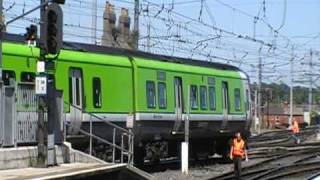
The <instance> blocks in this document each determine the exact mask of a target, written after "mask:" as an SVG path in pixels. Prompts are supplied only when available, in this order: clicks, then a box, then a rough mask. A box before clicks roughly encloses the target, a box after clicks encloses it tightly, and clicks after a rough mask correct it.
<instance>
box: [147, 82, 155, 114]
mask: <svg viewBox="0 0 320 180" xmlns="http://www.w3.org/2000/svg"><path fill="white" fill-rule="evenodd" d="M155 91H156V89H155V84H154V82H153V81H147V83H146V93H147V94H146V96H147V105H148V108H155V107H156V93H155Z"/></svg>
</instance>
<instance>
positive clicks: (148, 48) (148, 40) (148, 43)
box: [147, 21, 151, 53]
mask: <svg viewBox="0 0 320 180" xmlns="http://www.w3.org/2000/svg"><path fill="white" fill-rule="evenodd" d="M150 23H151V22H150V21H149V22H148V32H147V34H148V38H147V51H148V52H149V53H150V46H151V45H150V40H151V37H150V26H151V25H150Z"/></svg>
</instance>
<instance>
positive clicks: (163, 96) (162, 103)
mask: <svg viewBox="0 0 320 180" xmlns="http://www.w3.org/2000/svg"><path fill="white" fill-rule="evenodd" d="M158 102H159V108H160V109H166V108H167V89H166V84H165V83H163V82H158Z"/></svg>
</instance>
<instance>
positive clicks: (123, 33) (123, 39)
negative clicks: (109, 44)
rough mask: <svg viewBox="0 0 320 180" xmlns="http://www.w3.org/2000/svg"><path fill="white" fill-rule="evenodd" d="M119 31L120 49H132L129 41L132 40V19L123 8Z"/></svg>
mask: <svg viewBox="0 0 320 180" xmlns="http://www.w3.org/2000/svg"><path fill="white" fill-rule="evenodd" d="M118 31H119V37H118V39H117V40H118V43H119V44H120V47H122V48H126V49H130V46H129V44H128V43H129V40H130V17H129V12H128V9H126V8H121V15H120V17H119V23H118Z"/></svg>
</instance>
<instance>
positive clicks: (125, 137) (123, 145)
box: [64, 102, 134, 165]
mask: <svg viewBox="0 0 320 180" xmlns="http://www.w3.org/2000/svg"><path fill="white" fill-rule="evenodd" d="M65 105H67V106H69V107H73V108H76V109H78V110H80V111H81V112H82V113H86V114H87V115H89V116H90V118H89V119H90V121H89V124H90V125H89V132H88V131H86V130H84V129H82V128H81V127H80V128H78V127H71V126H72V123H69V122H67V120H66V116H65V120H64V122H65V123H64V124H65V133H66V129H67V126H69V127H71V128H77V130H78V131H79V132H80V133H81V134H83V135H86V136H88V137H89V155H90V156H93V140H94V139H95V140H98V141H100V142H102V143H104V144H107V145H108V146H110V147H112V163H116V151H117V150H118V151H120V153H121V154H120V160H119V161H120V163H124V156H127V164H128V165H133V156H134V151H133V147H134V134H133V132H132V131H131V129H129V130H127V129H125V128H123V127H120V126H118V125H116V124H114V123H112V122H110V121H107V120H105V119H103V118H101V117H99V116H97V115H95V114H92V113H90V112H86V111H85V110H83V109H81V108H79V107H77V106H74V105H72V104H70V103H68V102H65ZM93 118H94V119H95V120H97V121H95V122H103V123H104V124H105V125H108V126H110V127H111V129H112V141H110V140H107V139H105V138H102V137H100V136H98V135H96V134H95V133H94V132H93ZM117 132H120V133H121V138H120V142H117V137H116V136H117ZM65 137H66V136H65ZM117 143H120V144H117Z"/></svg>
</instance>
